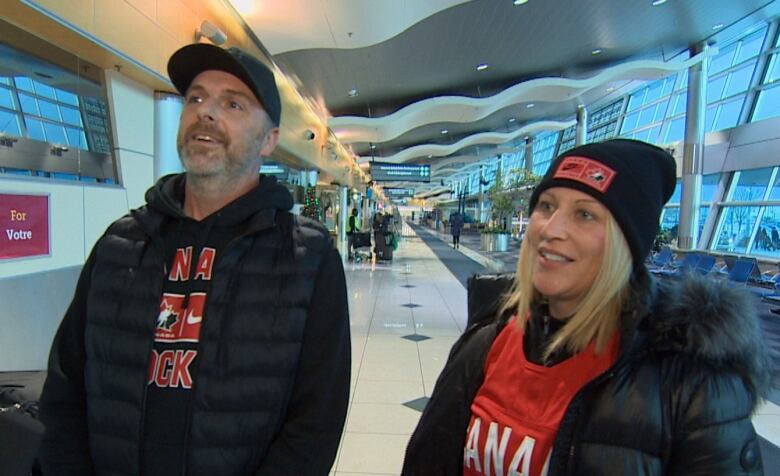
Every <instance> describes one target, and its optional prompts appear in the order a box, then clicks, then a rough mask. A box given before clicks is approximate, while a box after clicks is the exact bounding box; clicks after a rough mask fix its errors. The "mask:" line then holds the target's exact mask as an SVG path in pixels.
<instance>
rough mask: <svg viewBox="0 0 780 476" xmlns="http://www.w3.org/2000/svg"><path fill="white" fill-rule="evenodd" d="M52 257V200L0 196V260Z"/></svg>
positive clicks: (45, 197)
mask: <svg viewBox="0 0 780 476" xmlns="http://www.w3.org/2000/svg"><path fill="white" fill-rule="evenodd" d="M48 254H49V197H48V196H45V195H44V196H42V195H11V194H4V193H0V259H8V258H22V257H26V256H40V255H48Z"/></svg>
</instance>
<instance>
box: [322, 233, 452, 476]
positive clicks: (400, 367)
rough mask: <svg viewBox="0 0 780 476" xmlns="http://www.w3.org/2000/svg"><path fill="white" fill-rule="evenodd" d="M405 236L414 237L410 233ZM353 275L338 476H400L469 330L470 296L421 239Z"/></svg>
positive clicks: (350, 268) (354, 267) (354, 268)
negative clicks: (347, 393)
mask: <svg viewBox="0 0 780 476" xmlns="http://www.w3.org/2000/svg"><path fill="white" fill-rule="evenodd" d="M404 234H408V235H414V233H413V232H412V231H411V230H409V229H408V228H407V229H406V230H405V233H404ZM346 269H347V287H348V289H349V305H350V317H351V321H352V322H351V324H352V394H351V400H350V406H349V414H348V416H347V424H346V430H345V433H344V438H343V441H342V444H341V448H340V450H339V454H338V457H337V459H336V464H335V465H334V470H335V472H334V473H332V474H335V475H350V476H355V475H356V474H372V475H373V474H394V475H397V474H399V473H400V471H401V464H402V462H403V453H404V449H405V448H406V443H407V441H408V440H409V436H410V435H411V433H412V430H414V426H415V425H416V424H417V420H418V418H419V416H420V412H419V411H418V410H416V409H414V407H415V406H416V407H417V408H421V406H420V405H422V404H424V400H423V401H419V399H421V398H423V397H426V396H428V395H430V394H431V391H432V389H433V385H434V383H435V382H436V377H437V376H438V375H439V372H440V371H441V369H442V367H443V366H444V361H445V360H446V358H447V354H448V352H449V349H450V347H452V344H453V343H454V342H455V339H456V338H457V336H459V335H460V333H461V332H462V331H463V327H464V326H465V323H466V291H465V289H464V288H463V286H462V285H461V284H460V283H459V282H458V280H457V279H456V278H455V277H454V276H453V275H452V274H451V273H450V272H449V271H447V269H446V268H445V267H444V265H443V264H442V263H441V262H440V261H439V260H438V259H437V258H436V256H435V255H434V254H433V252H431V250H430V248H428V247H427V246H426V245H425V244H424V243H423V242H422V241H421V240H419V239H417V238H415V237H411V238H407V239H405V240H404V241H403V242H402V244H401V246H400V247H399V249H398V251H396V253H395V256H394V259H393V261H392V262H390V263H386V264H385V263H375V264H371V263H359V264H353V263H349V264H347V268H346ZM405 403H407V404H408V406H407V405H404V404H405ZM410 407H411V408H410Z"/></svg>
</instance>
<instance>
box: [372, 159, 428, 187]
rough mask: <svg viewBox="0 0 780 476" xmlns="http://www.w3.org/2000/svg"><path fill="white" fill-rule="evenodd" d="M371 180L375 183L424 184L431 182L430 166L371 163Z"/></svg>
mask: <svg viewBox="0 0 780 476" xmlns="http://www.w3.org/2000/svg"><path fill="white" fill-rule="evenodd" d="M370 172H371V179H372V180H373V181H375V182H425V183H429V182H430V181H431V166H430V165H420V164H417V165H409V164H389V163H385V162H371V169H370Z"/></svg>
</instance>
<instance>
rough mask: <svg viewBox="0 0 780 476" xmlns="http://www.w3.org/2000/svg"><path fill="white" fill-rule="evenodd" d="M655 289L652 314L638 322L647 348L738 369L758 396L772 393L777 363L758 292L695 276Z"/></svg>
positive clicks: (651, 300)
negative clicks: (766, 337) (761, 316)
mask: <svg viewBox="0 0 780 476" xmlns="http://www.w3.org/2000/svg"><path fill="white" fill-rule="evenodd" d="M650 288H651V291H650V297H651V299H650V300H649V301H650V309H649V312H648V313H646V314H645V316H644V317H643V318H642V319H641V322H640V323H638V326H639V327H638V328H639V333H640V335H643V336H644V339H642V340H643V341H644V345H646V346H647V347H648V349H647V350H650V351H660V352H663V351H672V352H681V353H684V354H687V355H689V356H690V357H691V358H693V359H697V360H700V361H703V362H706V363H708V364H710V365H712V366H714V367H715V368H726V369H731V370H736V371H737V372H738V373H739V374H741V375H742V376H743V378H744V379H745V382H746V383H747V385H748V386H749V387H750V389H751V391H752V392H753V395H754V397H756V398H765V397H766V396H767V394H768V392H769V391H770V389H771V387H772V375H773V372H772V362H771V359H770V358H769V353H768V351H767V348H766V345H765V344H764V340H763V338H762V336H761V328H760V325H759V320H758V317H757V315H756V312H755V309H756V303H755V300H756V299H757V298H756V297H755V296H753V295H751V294H750V293H749V292H748V291H747V290H745V289H744V288H739V287H735V286H731V285H730V283H728V282H727V281H720V280H715V279H712V278H711V277H704V276H700V275H696V274H691V275H688V276H685V277H684V278H683V279H680V280H675V281H659V282H656V283H654V284H653V285H651V286H650Z"/></svg>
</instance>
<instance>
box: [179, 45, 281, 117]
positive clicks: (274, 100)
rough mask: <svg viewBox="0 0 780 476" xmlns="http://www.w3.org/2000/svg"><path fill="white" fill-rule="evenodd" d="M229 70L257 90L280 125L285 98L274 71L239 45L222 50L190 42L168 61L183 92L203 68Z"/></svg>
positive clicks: (180, 91) (185, 91)
mask: <svg viewBox="0 0 780 476" xmlns="http://www.w3.org/2000/svg"><path fill="white" fill-rule="evenodd" d="M209 70H217V71H224V72H226V73H230V74H232V75H233V76H235V77H237V78H238V79H240V80H241V81H242V82H243V83H244V84H246V85H247V86H248V87H249V89H251V90H252V92H253V93H255V96H257V99H258V100H259V101H260V103H261V104H262V105H263V108H264V109H265V112H266V113H268V116H269V117H270V118H271V121H273V123H274V124H276V125H277V126H278V125H279V119H280V118H281V115H282V101H281V100H280V99H279V90H278V89H277V88H276V80H275V79H274V73H273V72H272V71H271V70H270V69H269V68H268V67H267V66H266V65H264V64H263V63H262V62H260V61H259V60H258V59H257V58H255V57H254V56H252V55H250V54H249V53H246V52H245V51H243V50H241V49H239V48H235V47H233V48H229V49H223V48H220V47H219V46H215V45H210V44H207V43H196V44H193V45H187V46H185V47H183V48H180V49H179V50H178V51H176V52H175V53H174V54H173V55H172V56H171V59H169V60H168V76H169V77H170V78H171V82H173V85H174V86H175V87H176V89H177V90H178V91H179V93H181V94H182V95H184V94H186V93H187V89H188V88H189V87H190V83H192V80H193V79H195V76H197V75H199V74H200V73H202V72H204V71H209Z"/></svg>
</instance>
